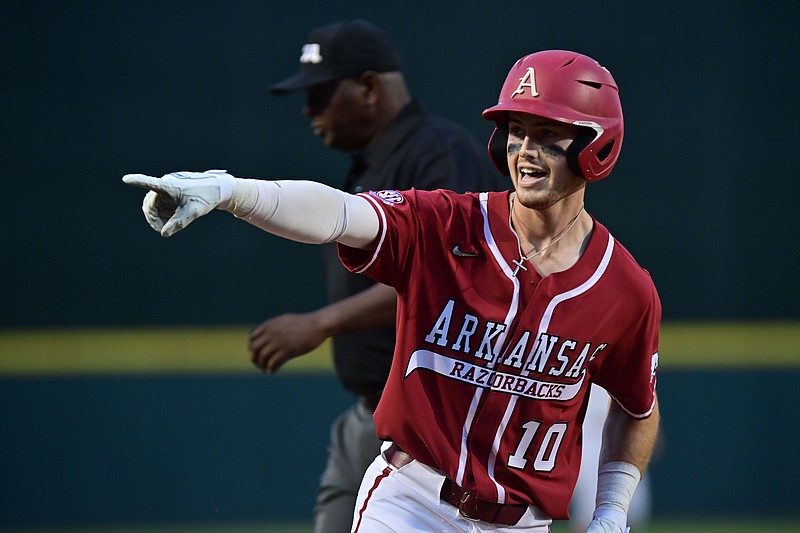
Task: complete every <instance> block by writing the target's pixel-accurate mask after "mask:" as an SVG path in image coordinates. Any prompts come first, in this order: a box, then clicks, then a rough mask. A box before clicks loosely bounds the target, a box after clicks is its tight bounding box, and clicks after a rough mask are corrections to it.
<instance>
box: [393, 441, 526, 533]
mask: <svg viewBox="0 0 800 533" xmlns="http://www.w3.org/2000/svg"><path fill="white" fill-rule="evenodd" d="M384 456H385V457H386V460H387V461H388V462H389V464H391V465H392V466H394V467H395V468H401V467H403V466H405V465H407V464H408V463H410V462H411V461H413V460H414V458H413V457H411V456H410V455H408V454H407V453H406V452H404V451H403V450H401V449H400V448H399V447H398V446H397V445H396V444H392V445H391V446H389V448H388V449H387V450H386V452H384ZM439 496H440V497H441V498H442V500H443V501H446V502H447V503H449V504H450V505H452V506H453V507H455V508H456V509H458V514H460V515H461V516H463V517H464V518H466V519H467V520H474V521H476V522H477V521H481V522H488V523H490V524H499V525H503V526H513V525H516V524H517V522H519V520H520V518H522V515H524V514H525V511H527V510H528V506H527V505H524V504H520V505H504V504H502V503H497V502H490V501H488V500H481V499H479V498H477V497H476V496H475V493H473V492H469V491H468V490H464V489H462V488H461V487H459V486H458V485H456V484H455V482H453V481H450V480H449V479H447V478H445V480H444V484H443V485H442V491H441V493H440V494H439Z"/></svg>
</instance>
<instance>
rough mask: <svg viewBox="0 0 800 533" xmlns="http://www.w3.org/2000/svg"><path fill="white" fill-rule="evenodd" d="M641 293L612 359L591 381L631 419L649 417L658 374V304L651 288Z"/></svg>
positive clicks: (609, 359)
mask: <svg viewBox="0 0 800 533" xmlns="http://www.w3.org/2000/svg"><path fill="white" fill-rule="evenodd" d="M648 280H649V277H648ZM643 292H644V294H643V296H642V297H641V298H640V302H639V305H638V306H636V307H635V308H634V309H633V311H634V312H633V313H632V317H633V318H632V319H631V320H630V322H629V325H628V327H627V331H626V333H625V335H624V336H623V337H622V338H621V339H619V340H618V342H617V343H616V346H615V348H614V354H613V357H611V356H609V357H606V358H604V360H602V361H601V362H600V365H599V368H597V369H596V370H595V372H594V377H593V381H594V382H595V383H597V384H598V385H600V386H601V387H603V388H604V389H605V390H606V391H607V392H608V393H609V395H610V396H611V397H612V398H613V399H614V401H616V402H617V404H619V406H620V407H621V408H622V409H623V410H624V411H625V412H627V413H628V414H629V415H631V416H633V417H634V418H646V417H648V416H650V413H651V412H652V410H653V407H654V405H655V394H656V381H657V379H656V378H657V370H658V339H659V330H660V323H661V302H660V300H659V298H658V294H657V292H656V290H655V287H654V286H653V285H652V284H650V285H649V287H648V288H647V289H646V290H645V291H643ZM609 355H611V354H609Z"/></svg>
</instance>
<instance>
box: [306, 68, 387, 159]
mask: <svg viewBox="0 0 800 533" xmlns="http://www.w3.org/2000/svg"><path fill="white" fill-rule="evenodd" d="M365 98H366V88H365V86H364V85H363V84H362V83H360V82H359V81H358V80H357V79H352V78H345V79H341V80H334V81H330V82H326V83H321V84H319V85H312V86H311V87H308V88H307V89H306V106H305V109H304V112H305V114H306V116H307V117H308V118H310V119H311V129H312V130H313V132H314V135H316V136H317V137H319V138H320V139H322V142H324V143H325V146H327V147H328V148H333V149H336V150H342V151H351V150H360V149H363V148H364V147H365V146H366V145H367V143H368V142H369V139H370V135H371V130H370V125H371V123H372V119H371V117H370V115H369V113H368V109H369V106H367V105H366V104H365Z"/></svg>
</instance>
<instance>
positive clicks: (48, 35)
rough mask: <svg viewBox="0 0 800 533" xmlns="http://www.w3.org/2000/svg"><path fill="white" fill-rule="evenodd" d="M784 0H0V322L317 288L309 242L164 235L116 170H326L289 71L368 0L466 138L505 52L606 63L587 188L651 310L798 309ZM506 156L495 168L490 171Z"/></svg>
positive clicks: (153, 315) (249, 312)
mask: <svg viewBox="0 0 800 533" xmlns="http://www.w3.org/2000/svg"><path fill="white" fill-rule="evenodd" d="M797 10H798V8H797V7H796V6H795V5H794V4H793V3H791V2H785V1H777V2H776V1H769V0H767V1H729V2H724V1H713V0H712V1H702V2H697V1H693V0H691V1H674V2H647V1H602V2H601V1H596V2H583V1H559V2H499V3H498V2H480V1H475V0H472V1H460V2H455V1H443V2H358V1H341V2H320V1H303V0H300V1H292V2H271V1H262V2H258V1H241V0H234V1H226V2H222V1H219V2H212V1H207V0H206V1H201V0H198V1H188V0H187V1H174V0H173V1H161V0H159V1H142V0H138V1H122V0H117V1H110V2H105V1H104V2H100V1H63V2H55V1H52V2H51V1H39V2H32V1H3V2H0V73H1V75H2V83H0V113H1V114H2V133H0V150H2V173H3V184H4V191H3V197H4V199H5V202H4V213H5V221H6V224H5V226H6V229H5V231H3V232H2V236H0V239H2V249H3V250H4V251H5V259H4V261H3V263H2V265H3V266H2V268H3V277H2V279H3V280H4V283H3V285H2V295H1V296H2V298H0V325H6V326H27V325H59V326H60V325H64V326H71V325H84V324H100V325H104V324H170V323H175V324H203V323H231V324H242V323H247V324H251V323H255V322H256V321H260V320H261V319H262V318H263V317H264V316H266V315H269V314H273V313H275V312H279V311H283V310H285V309H287V308H310V307H313V306H314V305H316V304H317V303H320V302H321V301H322V297H321V295H320V291H321V281H320V277H319V269H320V264H319V251H318V250H317V249H316V248H314V247H311V246H307V245H300V244H294V243H289V242H282V241H280V240H279V239H277V238H273V237H271V236H268V235H265V234H262V232H260V231H258V230H256V229H254V228H252V227H250V226H248V225H247V224H244V223H241V222H237V221H235V220H234V219H233V217H231V216H230V215H227V214H222V213H217V214H216V215H214V216H210V217H208V218H207V219H204V220H201V221H199V222H198V223H196V225H195V226H194V227H192V228H191V230H190V231H187V232H185V233H183V234H180V235H178V236H176V237H174V238H172V239H170V240H164V239H162V238H161V237H159V236H158V235H157V234H156V233H154V232H153V231H152V230H150V229H149V228H148V227H147V225H146V224H145V222H144V219H143V217H142V216H141V212H140V210H139V206H140V202H141V197H142V193H141V192H140V191H138V190H135V189H133V188H129V187H125V186H124V185H122V183H121V181H120V178H121V177H122V175H123V174H126V173H130V172H142V173H149V174H155V175H160V174H162V173H166V172H169V171H172V170H204V169H208V168H226V169H228V170H229V171H230V172H231V173H233V174H235V175H238V176H242V177H265V178H310V179H318V180H321V181H325V182H328V183H332V184H338V183H339V181H340V177H341V175H342V174H343V172H344V170H345V167H346V165H347V161H346V158H345V156H343V155H342V154H339V153H335V152H330V151H328V150H325V149H324V148H323V147H322V145H321V143H320V142H319V140H318V139H316V138H314V137H313V136H312V135H311V132H310V130H309V127H308V123H307V120H306V119H305V118H304V117H303V116H302V115H301V109H302V104H303V98H302V96H301V95H298V94H296V95H289V96H284V97H278V96H274V95H271V94H269V93H268V90H267V89H268V87H269V85H270V84H272V83H274V82H276V81H278V80H281V79H283V78H284V77H286V76H288V75H290V74H292V73H294V72H295V70H296V67H297V60H298V58H299V52H300V46H301V45H302V44H303V43H304V42H305V38H306V35H307V33H308V30H309V29H310V28H312V27H315V26H317V25H320V24H324V23H328V22H331V21H334V20H339V19H344V18H351V17H355V16H360V17H365V18H368V19H371V20H373V21H374V22H376V23H378V24H380V25H382V26H384V27H385V28H386V29H387V30H389V31H390V32H391V33H392V34H393V35H394V37H395V39H396V41H397V43H398V47H399V48H400V50H401V52H402V55H403V57H404V59H405V63H406V65H407V68H406V70H407V76H408V80H409V84H410V86H411V89H412V91H413V92H414V93H415V94H416V95H418V96H419V97H420V98H421V99H422V100H423V101H424V102H425V103H426V104H427V105H428V107H429V108H430V109H431V110H432V111H434V112H436V113H440V114H443V115H445V116H448V117H450V118H452V119H455V120H457V121H459V122H461V123H462V124H464V125H465V126H467V127H468V128H470V130H471V131H473V132H474V133H475V135H476V137H478V138H479V139H481V142H483V140H484V139H487V138H488V136H489V134H490V133H491V125H490V124H488V123H487V122H485V121H484V120H483V119H482V118H481V117H480V113H481V111H482V110H483V109H484V108H486V107H488V106H490V105H492V104H493V103H494V102H496V99H497V94H498V91H499V89H500V86H501V84H502V82H503V80H504V78H505V75H506V73H507V72H508V69H509V68H510V67H511V65H512V63H513V62H514V61H515V60H516V59H518V58H519V57H521V56H522V55H524V54H526V53H530V52H533V51H537V50H540V49H545V48H567V49H574V50H578V51H581V52H584V53H586V54H589V55H591V56H593V57H595V58H596V59H598V60H599V61H600V62H601V63H603V64H604V65H606V66H607V67H608V68H609V69H610V70H611V71H612V73H613V74H614V76H615V77H616V79H617V81H618V83H619V85H620V87H621V91H622V101H623V107H624V110H625V117H626V130H625V133H626V137H625V145H624V148H623V150H622V156H621V159H620V162H619V164H618V166H617V168H616V169H615V171H614V173H613V174H612V176H611V177H610V178H609V179H607V180H605V181H604V182H601V183H597V184H592V185H590V186H589V191H588V195H587V196H588V199H587V202H588V204H587V205H588V209H589V211H590V212H591V213H593V214H594V215H596V216H597V217H598V218H599V219H600V220H601V221H603V222H604V223H606V225H607V226H609V228H610V229H611V230H612V232H613V233H615V235H616V236H617V237H618V238H619V239H620V240H621V241H622V242H623V243H624V244H626V245H627V246H628V247H629V249H630V250H631V251H632V252H633V254H634V255H635V256H636V257H637V259H638V260H639V261H640V263H642V264H643V266H645V267H646V268H647V269H649V270H650V271H651V273H652V274H653V276H654V278H655V280H656V283H657V284H658V286H659V289H660V291H661V296H662V299H663V302H664V315H665V318H666V319H674V318H689V319H694V318H774V317H787V316H788V317H797V316H798V315H800V313H798V303H797V301H798V297H799V296H800V290H798V289H799V285H800V284H799V283H798V281H797V276H796V270H797V268H796V262H795V260H796V259H797V255H798V252H797V248H798V246H797V244H798V239H797V233H796V231H795V226H796V223H795V220H796V215H795V213H794V204H795V200H796V197H797V193H798V190H799V189H800V185H798V183H800V180H798V179H797V177H796V174H797V171H796V166H797V165H796V164H795V159H796V157H795V155H796V152H797V146H798V137H799V135H798V127H797V124H798V123H800V106H798V105H797V103H796V100H797V98H796V92H797V90H798V87H800V74H799V72H800V70H799V69H798V60H797V58H798V49H799V48H800V39H798V38H797V31H796V21H797V20H798V12H797ZM498 179H500V178H498Z"/></svg>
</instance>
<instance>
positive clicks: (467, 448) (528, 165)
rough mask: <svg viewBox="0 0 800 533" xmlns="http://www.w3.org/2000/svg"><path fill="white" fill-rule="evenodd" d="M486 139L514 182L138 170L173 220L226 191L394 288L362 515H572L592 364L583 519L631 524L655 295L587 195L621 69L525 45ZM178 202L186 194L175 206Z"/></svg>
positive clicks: (392, 523) (648, 430)
mask: <svg viewBox="0 0 800 533" xmlns="http://www.w3.org/2000/svg"><path fill="white" fill-rule="evenodd" d="M483 116H484V117H485V118H486V119H488V120H490V121H492V122H494V124H495V131H494V133H493V135H492V137H491V139H490V142H489V145H490V146H489V150H490V157H491V159H492V160H493V161H494V163H495V164H496V166H497V167H498V168H499V169H500V170H501V171H502V172H503V173H504V174H507V175H508V176H510V179H511V183H512V185H513V190H512V191H506V192H483V193H461V194H459V193H454V192H450V191H446V190H437V191H419V190H413V189H412V190H400V191H398V190H383V191H365V192H363V193H360V194H357V195H352V194H347V193H345V192H342V191H339V190H336V189H333V188H331V187H328V186H326V185H323V184H319V183H314V182H298V181H264V180H253V179H238V178H234V177H233V176H231V175H229V174H227V173H225V172H223V171H208V172H197V173H195V172H176V173H172V174H167V175H165V176H163V177H161V178H156V177H151V176H145V175H142V174H129V175H127V176H125V177H123V181H125V182H126V183H128V184H130V185H134V186H138V187H143V188H147V189H150V191H149V192H148V193H147V194H146V196H145V199H144V204H143V210H144V213H145V218H146V219H147V221H148V223H149V224H150V225H151V226H152V227H153V228H154V229H155V230H156V231H159V232H160V233H161V235H163V236H165V237H169V236H171V235H173V234H175V233H176V232H177V231H180V230H181V229H183V228H185V227H186V226H187V225H188V224H189V223H191V222H192V221H193V220H195V219H196V218H198V217H200V216H203V215H205V214H206V213H208V212H210V211H212V210H213V209H215V208H218V209H223V210H227V211H230V212H231V213H233V214H234V215H236V216H237V217H240V218H242V219H244V220H246V221H248V222H250V223H251V224H254V225H256V226H258V227H260V228H262V229H264V230H265V231H269V232H271V233H274V234H276V235H280V236H282V237H286V238H289V239H292V240H296V241H300V242H308V243H324V242H334V241H335V242H337V243H338V249H339V255H340V258H341V260H342V262H343V263H344V264H345V266H347V267H348V268H349V269H351V270H352V271H354V272H359V273H365V274H367V275H369V276H371V277H373V278H374V279H376V280H377V281H380V282H381V283H384V284H386V285H389V286H392V287H394V288H395V290H396V291H397V295H398V308H397V342H396V347H395V353H394V358H393V361H392V368H391V371H390V374H389V379H388V381H387V383H386V387H385V389H384V392H383V395H382V397H381V400H380V403H379V404H378V407H377V410H376V411H375V415H374V416H375V422H376V427H377V431H378V436H379V437H380V438H381V439H382V440H383V441H384V444H383V446H382V452H381V454H380V455H379V456H378V457H376V458H375V461H374V462H373V463H372V465H370V467H369V469H368V470H367V472H366V474H365V475H364V479H363V480H362V485H361V490H360V492H359V496H358V501H357V505H356V511H355V514H354V520H353V526H352V531H354V532H378V531H381V532H382V531H398V532H413V531H417V532H423V531H426V532H441V531H453V532H467V531H469V532H472V531H500V532H504V531H508V532H511V531H522V530H524V531H531V532H541V533H544V532H547V531H549V527H550V523H551V522H552V520H554V519H565V518H567V517H568V506H569V502H570V496H571V494H572V490H573V487H574V485H575V480H576V478H577V475H578V470H579V466H580V455H581V423H582V420H583V416H584V413H585V410H586V405H587V401H588V396H587V394H588V391H589V387H590V385H591V383H597V384H598V385H599V386H601V387H603V388H604V389H605V390H606V391H607V392H608V393H609V395H610V396H611V398H612V399H613V402H612V405H611V407H610V410H609V414H608V418H607V420H606V423H605V427H604V440H603V448H602V451H601V457H600V467H599V476H598V482H597V483H598V490H597V499H596V507H595V512H594V518H593V520H592V522H591V524H590V525H589V527H588V529H587V532H591V533H597V532H614V533H620V532H624V531H625V530H626V527H627V526H626V521H627V517H626V515H627V509H628V506H629V504H630V501H631V497H632V495H633V493H634V492H635V490H636V486H637V484H638V482H639V479H640V477H641V474H642V472H643V471H644V470H645V469H646V467H647V464H648V462H649V460H650V456H651V454H652V449H653V445H654V442H655V438H656V434H657V431H658V424H659V410H658V402H657V398H656V373H657V368H658V334H659V327H660V320H661V304H660V301H659V298H658V294H657V291H656V289H655V286H654V284H653V282H652V280H651V278H650V275H649V274H648V273H647V271H645V270H644V269H643V268H642V267H641V266H639V265H638V264H637V263H636V261H635V260H634V259H633V257H632V256H631V254H630V253H629V252H628V251H627V250H626V249H625V248H624V247H623V246H622V244H620V243H619V242H618V241H617V240H616V239H615V238H614V237H613V235H612V234H611V233H610V232H609V230H608V229H607V228H606V227H605V226H603V225H602V224H601V223H600V222H599V221H598V220H596V219H595V218H594V217H593V216H591V215H590V214H589V213H588V211H587V210H586V208H585V206H584V199H585V198H584V197H585V189H586V184H587V182H595V181H598V180H601V179H603V178H605V177H607V176H608V175H609V174H610V173H611V171H612V169H613V167H614V165H615V164H616V162H617V160H618V157H619V154H620V149H621V147H622V139H623V117H622V107H621V104H620V99H619V93H618V88H617V84H616V82H615V80H614V78H613V77H612V75H611V74H610V73H609V72H608V70H606V69H605V68H604V67H602V66H600V64H598V63H597V62H596V61H594V60H593V59H591V58H589V57H587V56H585V55H582V54H578V53H575V52H570V51H563V50H549V51H543V52H538V53H534V54H531V55H528V56H525V57H523V58H521V59H520V60H519V61H517V62H516V63H515V64H514V65H513V67H512V68H511V71H510V72H509V74H508V76H507V78H506V80H505V83H504V84H503V87H502V89H501V91H500V97H499V101H498V103H497V105H494V106H492V107H490V108H488V109H486V110H485V111H484V113H483ZM170 206H177V207H175V208H174V209H173V208H172V207H170Z"/></svg>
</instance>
